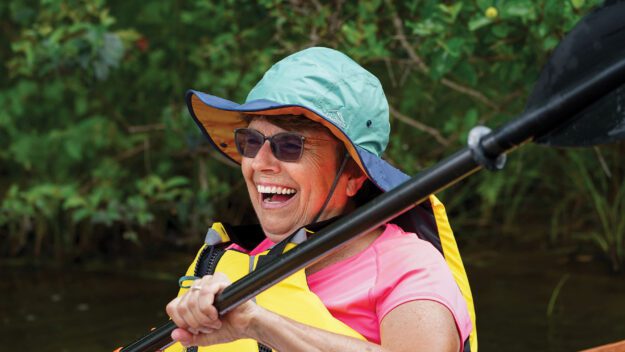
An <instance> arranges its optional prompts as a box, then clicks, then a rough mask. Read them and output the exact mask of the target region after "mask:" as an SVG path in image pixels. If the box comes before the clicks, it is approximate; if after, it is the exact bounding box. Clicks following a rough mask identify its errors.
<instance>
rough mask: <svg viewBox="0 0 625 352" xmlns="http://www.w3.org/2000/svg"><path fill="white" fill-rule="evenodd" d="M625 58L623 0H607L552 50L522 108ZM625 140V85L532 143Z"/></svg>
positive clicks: (546, 99)
mask: <svg viewBox="0 0 625 352" xmlns="http://www.w3.org/2000/svg"><path fill="white" fill-rule="evenodd" d="M623 60H625V1H611V2H607V3H606V4H605V5H603V6H602V7H600V8H598V9H597V10H595V11H594V12H592V13H591V14H589V15H587V16H586V17H584V18H583V19H582V20H581V21H580V22H579V23H578V24H577V25H576V26H575V28H573V30H571V32H570V33H569V34H567V35H566V37H565V38H564V39H563V40H562V42H560V44H559V45H558V47H557V48H556V49H555V50H554V52H553V54H552V56H551V58H550V59H549V61H548V62H547V64H546V65H545V67H544V68H543V70H542V72H541V74H540V77H539V79H538V82H537V83H536V85H535V86H534V90H533V91H532V94H531V96H530V98H529V100H528V103H527V107H526V111H531V110H533V109H537V108H539V107H541V106H543V105H544V104H546V103H547V102H549V101H550V100H551V99H552V98H553V97H555V96H557V95H560V94H562V93H563V92H566V91H568V90H570V89H572V87H575V86H577V85H579V84H580V83H582V82H584V81H586V80H588V79H589V78H591V77H593V76H595V75H596V74H597V72H599V71H600V70H601V69H602V68H604V67H606V66H608V65H610V64H614V63H616V62H619V61H623ZM619 140H625V85H621V86H620V87H618V88H617V89H615V90H613V91H611V92H610V93H609V94H607V95H605V96H604V97H603V98H601V99H599V100H598V101H596V102H595V103H594V104H592V105H590V106H588V107H587V108H585V109H584V110H581V111H579V112H578V113H577V114H576V115H575V116H574V117H573V118H572V119H570V120H569V121H567V122H566V123H565V124H563V125H562V126H559V127H558V128H556V129H554V130H552V131H550V132H549V133H547V134H544V135H541V136H536V138H535V139H534V141H535V142H537V143H539V144H545V145H549V146H562V147H584V146H592V145H597V144H604V143H611V142H616V141H619Z"/></svg>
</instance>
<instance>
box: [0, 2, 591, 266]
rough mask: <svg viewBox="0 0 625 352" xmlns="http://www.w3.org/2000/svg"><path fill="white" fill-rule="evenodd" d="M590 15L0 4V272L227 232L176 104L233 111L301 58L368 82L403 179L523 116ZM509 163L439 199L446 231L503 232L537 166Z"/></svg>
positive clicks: (365, 7) (572, 6)
mask: <svg viewBox="0 0 625 352" xmlns="http://www.w3.org/2000/svg"><path fill="white" fill-rule="evenodd" d="M598 2H599V1H598V0H592V1H570V2H569V1H566V2H562V3H560V2H553V1H547V0H535V1H529V0H499V1H492V0H478V1H461V2H455V3H450V2H440V1H435V0H425V1H416V0H411V1H402V2H393V1H390V0H386V1H382V0H377V1H364V2H349V1H337V2H307V1H298V2H283V1H275V0H263V1H258V2H252V1H236V0H232V1H214V2H213V1H195V2H182V1H155V0H152V1H143V2H131V1H120V0H110V1H104V0H58V1H57V0H55V1H51V0H40V1H34V0H33V1H26V2H25V1H18V0H9V1H5V2H3V3H2V4H0V21H1V22H2V34H1V35H2V37H3V39H4V40H2V41H0V43H2V44H1V45H0V53H1V55H2V57H3V63H4V65H3V66H2V67H1V68H0V71H1V72H0V75H1V76H2V77H4V79H3V80H2V81H0V105H2V106H3V109H1V110H0V165H1V167H0V195H1V197H2V198H1V200H0V206H1V208H0V234H1V236H6V237H7V238H10V239H11V240H10V241H8V242H6V241H3V242H6V243H7V244H4V245H2V246H0V255H7V254H9V255H19V254H30V253H46V254H49V253H55V254H57V255H58V256H63V255H70V254H71V255H80V254H84V253H87V252H88V251H90V250H92V249H90V248H91V247H90V245H93V244H94V243H97V242H102V241H104V242H106V241H117V238H118V237H119V236H121V238H122V239H125V240H128V241H129V242H130V243H134V244H145V243H152V242H159V241H163V240H165V241H169V242H175V243H181V242H182V243H186V242H193V241H194V240H197V239H199V238H201V233H202V232H203V231H204V229H205V226H206V225H207V224H208V223H209V222H210V221H211V220H212V219H213V217H217V218H219V219H221V220H224V217H226V220H227V219H228V217H230V218H232V219H240V217H241V216H243V214H244V213H245V211H244V210H243V209H242V208H241V207H243V206H242V205H232V203H233V201H232V199H231V198H233V197H234V198H243V199H244V197H245V195H244V192H240V190H241V189H242V188H241V187H240V176H239V175H238V171H237V170H236V168H232V167H230V164H228V163H227V162H225V161H223V159H220V158H219V157H218V156H215V154H214V153H213V152H212V151H211V149H210V147H209V146H208V145H207V144H206V142H205V141H204V138H203V136H201V135H200V133H199V132H198V131H197V127H195V125H194V123H193V121H192V119H190V118H189V116H188V113H187V112H186V107H185V106H184V101H183V93H184V91H185V90H186V89H188V88H194V89H200V90H203V91H207V92H210V93H211V94H214V95H217V96H222V97H225V98H228V99H231V100H233V101H242V100H243V99H245V97H246V94H247V92H248V91H249V89H250V88H251V87H252V86H253V84H254V83H255V82H256V81H257V80H258V79H259V78H260V77H261V75H262V74H263V72H264V71H265V70H266V69H267V68H268V67H269V66H270V65H271V64H272V63H273V62H275V61H277V60H279V59H280V58H282V57H284V56H286V55H287V54H289V53H291V52H293V51H296V50H299V49H302V48H304V47H308V46H313V45H320V46H328V47H334V48H337V49H339V50H341V51H343V52H345V53H347V54H348V55H350V56H351V57H353V58H354V59H355V60H357V61H359V62H360V63H362V64H363V65H364V66H365V67H366V68H368V69H369V70H371V71H372V72H374V73H375V74H376V75H377V76H378V77H379V78H380V80H381V81H382V82H383V85H384V86H385V90H386V92H387V96H388V98H389V101H390V104H391V106H392V107H393V120H392V124H393V131H394V132H393V135H392V136H391V143H390V145H389V148H388V150H387V158H388V159H390V160H391V162H393V163H395V164H397V165H398V166H399V167H401V168H402V169H404V170H406V171H408V172H409V173H416V172H418V171H420V170H421V169H423V168H425V167H427V166H429V165H432V164H433V163H435V162H436V161H438V160H440V159H441V158H442V157H444V156H445V155H448V154H449V153H450V152H451V151H452V150H454V149H456V148H457V147H459V146H461V145H463V144H465V142H466V136H467V134H468V131H469V130H470V129H471V128H472V127H473V126H474V125H476V124H478V123H481V124H489V125H497V124H498V123H499V122H501V121H504V120H507V119H509V118H510V117H512V116H514V115H515V114H517V113H519V112H520V111H522V109H523V101H524V99H523V97H525V96H526V95H527V93H528V91H529V89H530V88H531V86H532V83H533V81H534V80H535V78H536V77H537V75H538V72H539V69H540V67H541V65H542V63H544V62H545V60H546V58H547V57H548V54H549V52H550V51H551V50H552V49H553V48H554V46H555V45H556V44H557V42H558V40H559V39H560V38H562V36H563V35H564V34H565V33H566V32H567V31H568V30H569V29H570V28H571V27H572V26H573V25H574V24H575V23H576V22H577V20H578V19H579V18H581V16H582V15H583V14H585V13H587V12H588V11H589V10H590V9H592V8H593V7H594V6H596V5H597V3H598ZM489 7H494V8H496V10H497V11H496V15H495V16H492V10H491V12H490V15H488V16H487V14H486V10H487V9H489ZM415 121H419V122H420V123H421V124H419V123H415ZM525 155H527V157H526V156H525ZM517 158H518V159H517V160H516V161H514V160H513V161H511V163H510V165H511V166H512V167H511V168H510V169H513V172H509V171H510V170H508V172H506V173H502V174H497V175H488V176H483V177H476V178H471V179H470V180H469V181H468V182H469V187H466V188H463V190H459V191H458V190H456V191H454V192H451V193H449V197H448V199H449V200H448V201H449V202H450V203H451V204H452V206H451V207H450V208H451V209H450V210H451V211H452V213H455V214H457V215H458V218H459V220H461V221H462V220H463V219H464V220H466V219H470V218H481V219H483V220H482V221H483V222H486V221H491V220H493V219H497V218H498V217H499V216H504V218H505V222H506V223H507V224H512V223H513V219H514V215H515V214H516V213H517V211H519V210H520V209H523V207H524V204H525V202H527V201H528V199H526V197H525V194H523V193H518V192H517V193H515V192H516V191H517V190H519V189H521V190H527V191H529V190H532V189H533V187H534V185H535V182H536V180H537V179H539V178H541V176H540V175H541V174H542V171H539V168H540V167H541V166H543V165H545V164H548V163H546V162H545V160H548V159H547V158H548V156H544V155H536V154H533V153H527V154H524V156H523V157H522V158H520V157H517ZM546 179H549V178H546ZM234 180H236V181H234ZM549 182H551V181H549ZM233 185H234V186H233ZM549 187H552V188H554V189H557V188H559V187H561V186H560V185H558V184H557V182H555V181H553V182H551V183H550V185H549ZM475 189H477V190H478V194H475V192H474V190H475ZM560 190H561V188H560ZM233 192H234V193H233ZM241 194H243V195H241ZM553 194H556V191H554V192H553ZM243 199H241V203H243ZM502 200H505V202H506V204H505V205H504V206H502ZM475 204H477V206H475ZM510 226H511V225H510ZM31 243H32V244H34V246H32V247H31V246H29V244H31ZM31 248H32V249H31Z"/></svg>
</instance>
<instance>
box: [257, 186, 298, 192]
mask: <svg viewBox="0 0 625 352" xmlns="http://www.w3.org/2000/svg"><path fill="white" fill-rule="evenodd" d="M256 189H257V190H258V193H271V194H293V193H295V190H294V189H292V188H286V187H279V186H261V185H257V186H256Z"/></svg>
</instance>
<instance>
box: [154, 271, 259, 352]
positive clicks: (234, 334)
mask: <svg viewBox="0 0 625 352" xmlns="http://www.w3.org/2000/svg"><path fill="white" fill-rule="evenodd" d="M230 284H231V282H230V281H229V280H228V278H227V277H226V275H224V274H221V273H216V274H215V275H207V276H204V277H203V278H201V279H198V280H195V282H194V283H193V286H191V288H190V289H189V291H187V292H186V293H185V294H184V295H182V296H179V297H177V298H175V299H174V300H172V301H171V302H169V304H167V307H166V310H167V314H168V315H169V316H170V317H171V319H172V320H173V321H174V323H175V324H176V326H178V328H177V329H175V330H174V331H173V332H172V334H171V337H172V339H174V340H177V341H179V342H180V343H181V344H183V345H184V346H207V345H213V344H217V343H226V342H230V341H234V340H237V339H241V338H246V337H248V336H247V330H248V327H249V326H250V322H251V321H252V319H253V318H254V317H255V315H256V314H258V312H259V310H260V308H259V307H258V306H257V305H256V304H255V303H254V302H251V301H247V302H245V303H243V304H241V305H239V306H238V307H237V308H235V309H234V310H232V311H230V312H229V313H228V314H226V315H225V316H222V317H219V314H218V312H217V309H216V308H215V306H214V305H213V304H214V302H215V297H216V296H217V295H218V294H219V293H221V292H222V291H223V290H224V289H225V288H226V287H228V286H230Z"/></svg>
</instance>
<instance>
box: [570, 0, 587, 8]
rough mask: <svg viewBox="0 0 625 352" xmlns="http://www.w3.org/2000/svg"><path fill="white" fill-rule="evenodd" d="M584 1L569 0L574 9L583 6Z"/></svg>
mask: <svg viewBox="0 0 625 352" xmlns="http://www.w3.org/2000/svg"><path fill="white" fill-rule="evenodd" d="M585 3H586V1H585V0H571V4H573V7H574V8H575V9H576V10H579V9H581V8H582V7H584V4H585Z"/></svg>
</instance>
